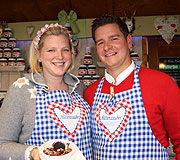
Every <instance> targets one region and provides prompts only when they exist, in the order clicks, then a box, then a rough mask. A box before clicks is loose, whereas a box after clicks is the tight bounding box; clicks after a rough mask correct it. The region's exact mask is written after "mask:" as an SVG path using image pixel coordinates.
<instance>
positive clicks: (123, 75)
mask: <svg viewBox="0 0 180 160" xmlns="http://www.w3.org/2000/svg"><path fill="white" fill-rule="evenodd" d="M134 68H135V64H134V62H133V61H132V62H131V64H130V66H129V67H128V68H126V69H125V70H124V71H123V72H121V73H120V74H119V75H118V76H117V78H116V84H115V79H114V78H113V77H112V76H111V75H110V74H109V73H108V72H107V70H105V78H106V80H107V81H108V82H109V83H111V84H114V85H116V86H117V85H119V84H120V83H121V82H122V81H123V80H125V79H126V78H127V77H128V76H129V75H130V74H131V72H132V71H133V70H134Z"/></svg>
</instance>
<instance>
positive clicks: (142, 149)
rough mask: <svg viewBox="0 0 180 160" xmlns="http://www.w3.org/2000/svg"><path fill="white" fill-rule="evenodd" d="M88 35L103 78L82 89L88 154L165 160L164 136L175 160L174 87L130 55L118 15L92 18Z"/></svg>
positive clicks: (179, 99) (178, 147) (179, 112)
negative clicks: (89, 144) (86, 105)
mask: <svg viewBox="0 0 180 160" xmlns="http://www.w3.org/2000/svg"><path fill="white" fill-rule="evenodd" d="M92 36H93V39H94V41H95V43H96V49H97V54H98V57H99V58H100V60H101V61H102V63H104V65H105V67H106V70H105V75H104V77H102V78H100V79H99V80H97V81H96V82H95V83H93V84H92V85H90V86H89V87H88V88H87V89H86V91H85V92H84V99H85V100H86V101H87V102H88V103H89V105H90V106H91V129H92V141H93V157H94V159H95V160H97V159H98V160H107V159H112V160H130V159H133V160H134V159H136V160H140V159H141V160H148V159H149V160H160V159H166V160H167V159H169V156H168V152H167V149H166V148H167V147H168V145H169V138H170V139H171V142H172V143H173V145H174V146H173V147H174V152H175V153H176V159H177V160H180V137H179V135H180V118H179V117H180V91H179V88H178V86H177V85H176V84H175V82H174V81H173V79H172V78H171V77H169V76H168V75H166V74H165V73H162V72H160V71H156V70H152V69H149V68H144V67H140V66H138V65H137V64H136V63H134V62H133V61H132V60H131V58H130V48H131V47H132V37H131V35H130V34H129V31H128V28H127V26H126V24H125V23H124V22H123V21H122V20H121V19H120V18H119V17H116V16H108V15H106V16H101V17H100V18H97V19H95V20H94V21H93V24H92ZM167 86H171V87H167ZM105 116H106V117H108V120H105V119H104V118H103V117H105ZM117 117H121V118H119V119H118V118H117ZM115 118H116V119H115ZM175 128H176V129H175Z"/></svg>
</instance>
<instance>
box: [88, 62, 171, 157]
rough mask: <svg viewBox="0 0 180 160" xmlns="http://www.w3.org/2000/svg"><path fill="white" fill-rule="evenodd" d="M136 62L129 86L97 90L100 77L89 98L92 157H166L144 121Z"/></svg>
mask: <svg viewBox="0 0 180 160" xmlns="http://www.w3.org/2000/svg"><path fill="white" fill-rule="evenodd" d="M138 72H139V66H138V65H135V73H134V82H133V87H132V89H130V90H127V91H123V92H120V93H117V94H114V95H113V98H112V99H111V98H110V94H105V93H101V89H102V85H103V82H104V77H103V78H102V80H101V81H100V83H99V85H98V87H97V89H96V93H95V96H94V100H93V105H92V111H91V112H92V113H91V119H92V120H91V125H92V126H91V128H92V141H93V144H92V145H93V158H94V160H109V159H113V160H131V159H133V160H134V159H135V160H168V159H169V156H168V153H167V150H166V149H165V148H164V147H163V146H162V145H161V144H160V143H159V142H158V140H157V139H156V137H155V136H154V135H153V132H152V130H151V128H150V125H149V123H148V119H147V115H146V112H145V108H144V105H143V100H142V95H141V89H140V83H139V77H138Z"/></svg>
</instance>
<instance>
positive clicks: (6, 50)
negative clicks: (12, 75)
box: [3, 48, 12, 58]
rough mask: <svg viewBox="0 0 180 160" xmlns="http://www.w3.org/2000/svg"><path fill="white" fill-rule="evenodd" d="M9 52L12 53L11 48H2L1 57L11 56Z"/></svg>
mask: <svg viewBox="0 0 180 160" xmlns="http://www.w3.org/2000/svg"><path fill="white" fill-rule="evenodd" d="M11 54H12V50H11V48H4V55H3V57H6V58H9V57H11Z"/></svg>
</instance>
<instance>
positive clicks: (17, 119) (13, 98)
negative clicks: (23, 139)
mask: <svg viewBox="0 0 180 160" xmlns="http://www.w3.org/2000/svg"><path fill="white" fill-rule="evenodd" d="M17 89H18V90H19V88H17V87H16V88H15V87H14V85H11V86H10V88H9V89H8V92H7V94H6V97H5V98H4V101H3V104H2V107H1V108H0V159H1V160H8V159H9V158H10V157H11V159H12V160H24V157H25V155H24V154H25V150H26V148H27V147H28V146H26V145H24V144H22V143H19V135H20V134H21V129H22V128H23V124H22V120H23V112H24V110H23V108H22V106H23V104H24V101H23V99H24V98H23V94H21V95H19V93H20V92H18V91H17Z"/></svg>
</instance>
